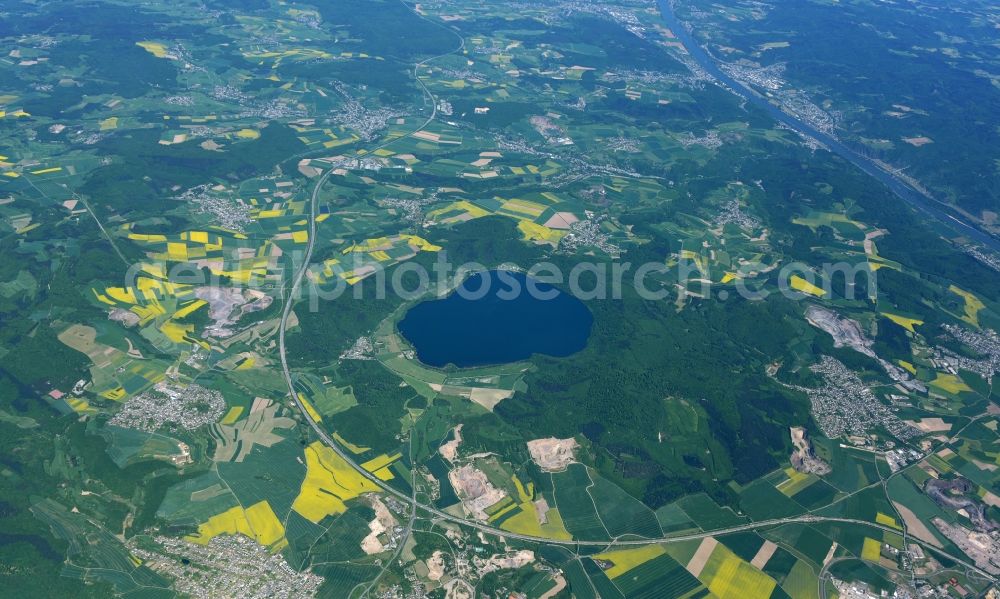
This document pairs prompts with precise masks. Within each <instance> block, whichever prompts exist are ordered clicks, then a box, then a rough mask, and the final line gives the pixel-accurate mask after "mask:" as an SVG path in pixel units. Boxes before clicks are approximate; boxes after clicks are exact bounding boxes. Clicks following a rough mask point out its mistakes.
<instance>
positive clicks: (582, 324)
mask: <svg viewBox="0 0 1000 599" xmlns="http://www.w3.org/2000/svg"><path fill="white" fill-rule="evenodd" d="M529 285H531V286H533V287H534V289H535V290H536V291H537V293H535V292H532V291H531V289H530V288H529ZM593 321H594V317H593V316H592V315H591V313H590V310H589V309H587V306H585V305H584V304H583V302H581V301H580V300H578V299H577V298H575V297H573V296H572V295H570V294H568V293H563V292H562V291H559V290H558V289H556V288H554V287H552V286H551V285H547V284H545V283H542V282H540V281H538V280H535V279H530V278H529V277H528V276H527V275H525V274H522V273H517V272H510V271H495V270H494V271H489V272H484V273H477V274H475V275H472V276H470V277H469V278H467V279H466V280H465V282H463V283H462V286H461V287H459V288H458V289H456V290H455V291H454V292H452V293H451V294H449V295H448V296H447V297H444V298H440V299H434V300H428V301H425V302H421V303H419V304H417V305H416V306H414V307H413V308H411V309H410V310H409V312H407V313H406V316H405V317H403V320H401V321H400V322H399V324H398V325H397V326H398V327H399V332H400V333H402V334H403V337H405V338H406V339H407V341H409V342H410V343H411V344H412V345H413V348H414V349H415V350H416V352H417V358H419V359H420V361H421V362H423V363H424V364H428V365H430V366H439V367H440V366H447V365H448V364H454V365H455V366H459V367H463V368H464V367H469V366H483V365H487V364H504V363H508V362H516V361H518V360H524V359H526V358H529V357H531V355H532V354H544V355H547V356H555V357H562V356H568V355H570V354H574V353H576V352H578V351H580V350H581V349H583V348H584V347H585V346H586V345H587V338H588V337H590V326H591V324H592V323H593Z"/></svg>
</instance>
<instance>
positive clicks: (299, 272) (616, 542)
mask: <svg viewBox="0 0 1000 599" xmlns="http://www.w3.org/2000/svg"><path fill="white" fill-rule="evenodd" d="M463 47H464V39H463V40H462V44H460V45H459V47H458V48H456V49H454V50H452V51H450V52H448V53H446V54H443V55H441V56H445V55H447V54H452V53H454V52H458V51H460V50H461V49H462V48H463ZM435 58H436V57H435ZM429 60H432V58H429V59H425V60H423V61H421V62H419V63H417V65H416V66H415V67H414V75H415V76H416V74H417V73H416V71H417V69H418V68H419V66H421V65H423V64H426V63H427V62H428V61H429ZM416 78H417V81H418V83H419V84H420V86H421V89H422V90H423V91H424V93H425V94H426V95H427V96H428V98H429V100H430V102H431V106H432V113H431V116H430V117H429V118H428V119H427V120H426V121H425V122H424V123H423V125H421V126H420V127H419V128H418V129H416V130H414V131H412V132H410V133H409V134H408V135H407V136H406V137H409V136H412V135H413V134H414V133H417V132H418V131H421V130H422V129H423V128H424V127H426V126H427V125H428V124H429V123H430V122H431V121H432V120H433V118H434V116H435V114H436V108H437V99H436V98H435V96H434V95H433V94H432V93H431V92H430V90H429V89H427V86H426V85H424V83H423V82H422V81H420V78H419V77H416ZM393 141H395V140H393ZM388 143H390V142H386V144H388ZM386 144H383V145H386ZM379 147H382V146H379ZM331 172H332V171H330V170H325V171H324V172H323V173H322V174H321V175H320V176H319V177H318V178H317V179H316V184H315V187H314V188H313V191H312V195H311V197H310V202H309V239H308V242H307V244H306V249H305V254H304V256H303V259H302V261H301V263H300V264H299V265H298V267H297V268H296V270H295V272H294V274H293V276H292V286H291V289H290V290H289V292H288V293H287V294H282V297H283V299H284V306H283V308H282V312H281V320H280V322H279V326H278V353H279V356H280V358H281V370H282V374H283V376H284V379H285V384H286V385H287V387H288V396H289V398H290V399H291V400H292V401H293V402H295V405H296V406H297V408H298V410H299V412H300V413H301V414H302V416H303V419H304V420H305V422H307V423H308V424H309V425H310V426H311V427H312V429H313V432H315V433H316V436H317V437H319V438H320V439H321V440H322V441H323V443H325V444H326V445H327V446H329V447H330V448H331V449H332V450H333V451H334V452H335V453H336V454H337V455H338V456H339V457H340V458H341V459H343V460H344V461H345V462H346V463H347V464H349V465H350V466H351V468H353V469H354V470H355V471H357V472H358V473H359V474H360V475H361V476H364V477H365V478H366V479H367V480H368V481H369V482H371V483H372V484H374V485H376V486H377V487H378V488H380V489H382V490H383V491H384V492H386V493H388V494H390V495H393V496H394V497H395V498H397V499H398V500H400V501H401V502H404V503H406V504H409V505H411V506H412V508H413V510H414V511H413V514H414V515H415V514H416V512H417V511H422V512H425V513H426V514H428V515H430V516H432V517H434V518H437V519H440V520H444V521H448V522H452V523H455V524H460V525H462V526H466V527H469V528H473V529H476V530H478V531H481V532H483V533H484V534H488V535H491V536H498V537H505V538H508V539H517V540H520V541H529V542H535V543H543V544H551V545H563V546H570V547H577V548H580V547H611V546H629V545H649V544H653V543H679V542H683V541H691V540H696V539H703V538H706V537H710V536H716V535H724V534H729V533H735V532H741V531H748V530H756V529H760V528H768V527H772V526H779V525H782V524H789V523H822V522H839V523H845V524H856V525H859V526H867V527H870V528H873V529H879V530H882V531H887V532H894V533H895V532H898V530H896V529H894V528H891V527H888V526H884V525H881V524H877V523H872V522H866V521H863V520H853V519H849V518H836V517H826V516H817V515H803V516H797V517H792V518H782V519H773V520H761V521H758V522H751V523H747V524H741V525H737V526H731V527H727V528H722V529H717V530H708V531H700V532H694V533H686V534H681V535H673V536H663V537H659V538H641V539H639V538H636V539H611V540H608V539H600V540H597V539H595V540H588V539H579V540H560V539H549V538H545V537H537V536H533V535H524V534H518V533H513V532H510V531H506V530H501V529H500V528H497V527H494V526H490V525H489V524H485V523H482V522H477V521H475V520H470V519H468V518H464V517H461V516H455V515H453V514H450V513H448V512H445V511H443V510H440V509H438V508H436V507H434V506H433V505H429V504H425V503H421V502H420V501H419V500H418V499H417V498H416V496H415V495H413V496H411V495H407V494H406V493H403V492H402V491H399V490H397V489H395V488H393V487H391V486H389V485H387V484H385V482H384V481H382V480H380V479H379V478H378V477H376V476H375V475H374V474H372V473H371V472H368V471H367V470H365V469H364V468H362V467H361V466H360V465H359V464H358V463H357V462H355V461H354V459H353V456H351V455H349V454H348V453H347V452H346V451H345V450H344V449H343V448H342V447H340V445H338V444H337V443H336V442H335V441H334V440H333V439H332V438H331V437H330V435H329V434H328V433H327V432H326V431H325V430H324V429H323V427H321V426H320V425H319V423H318V422H316V421H315V420H313V419H312V417H310V416H309V413H308V411H307V410H306V407H305V405H304V404H303V402H302V400H301V399H299V396H298V393H296V391H295V385H294V382H293V380H292V375H291V372H290V371H289V368H288V357H287V353H286V344H285V333H286V329H287V325H288V318H289V316H290V314H291V312H292V308H293V306H294V300H295V297H296V296H297V294H298V292H299V290H300V289H301V287H302V281H303V279H304V278H305V275H306V272H307V271H308V269H309V264H310V261H311V259H312V254H313V248H314V247H315V243H316V213H317V211H318V204H319V194H320V191H321V190H322V188H323V185H324V184H325V183H326V181H327V180H328V179H329V177H330V174H331ZM913 542H916V543H918V544H920V545H921V546H922V547H923V548H924V549H925V550H928V551H932V552H934V553H936V554H939V555H941V556H944V557H946V558H947V559H949V560H951V561H954V562H956V563H958V564H961V565H963V566H965V567H966V568H969V569H971V570H974V571H976V572H978V573H980V574H982V575H984V576H986V577H988V578H989V579H990V580H994V581H995V580H996V578H995V577H993V576H992V575H990V574H989V573H987V572H984V571H983V570H981V569H979V568H978V567H977V566H975V565H974V564H970V563H968V562H966V561H964V560H962V559H959V558H957V557H955V556H953V555H950V554H948V553H946V552H944V551H941V550H939V549H937V548H936V547H933V546H930V545H927V544H926V543H924V542H923V541H919V540H917V539H914V540H913Z"/></svg>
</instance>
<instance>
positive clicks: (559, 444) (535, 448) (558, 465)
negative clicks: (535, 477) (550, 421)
mask: <svg viewBox="0 0 1000 599" xmlns="http://www.w3.org/2000/svg"><path fill="white" fill-rule="evenodd" d="M579 446H580V445H579V444H578V443H577V442H576V439H573V438H569V439H556V438H555V437H549V438H547V439H535V440H533V441H528V453H530V454H531V459H532V460H534V462H535V463H536V464H538V467H539V468H541V469H542V471H543V472H560V471H562V470H565V469H566V468H567V467H568V466H569V465H570V464H572V463H573V462H574V461H575V459H574V456H573V450H575V449H576V448H577V447H579Z"/></svg>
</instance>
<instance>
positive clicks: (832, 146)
mask: <svg viewBox="0 0 1000 599" xmlns="http://www.w3.org/2000/svg"><path fill="white" fill-rule="evenodd" d="M670 1H673V0H670ZM670 1H668V0H657V4H658V5H659V8H660V16H661V17H662V18H663V20H664V22H666V24H667V27H668V28H669V29H670V30H671V31H672V32H673V33H674V35H675V36H677V39H678V40H679V41H680V42H681V43H682V44H683V45H684V48H685V49H686V50H687V53H688V55H689V56H691V58H693V59H694V60H695V62H697V63H698V65H699V66H700V67H701V68H702V69H704V70H705V72H707V73H708V74H709V75H711V76H712V77H714V78H715V79H716V80H717V81H719V82H720V83H722V84H724V86H726V87H729V89H730V91H733V92H735V93H736V94H737V95H739V96H740V97H742V98H745V99H746V100H747V101H749V102H750V103H752V104H754V105H755V106H757V107H759V108H762V109H763V110H765V111H766V112H767V113H768V114H769V115H770V116H771V117H772V118H774V119H775V120H776V121H778V122H780V123H783V124H785V125H787V126H789V127H791V128H792V129H794V130H795V131H798V132H800V133H803V134H805V135H807V136H808V137H812V138H813V139H816V140H817V141H819V142H820V143H822V144H823V145H824V146H826V147H827V148H828V149H829V150H830V151H831V152H833V153H834V154H837V155H839V156H840V157H841V158H843V159H845V160H847V161H848V162H850V163H851V164H853V165H854V166H855V167H857V168H858V169H860V170H861V171H863V172H864V173H865V174H867V175H869V176H870V177H872V178H874V179H876V180H878V181H879V182H881V183H882V184H883V185H885V186H886V187H888V188H889V190H890V191H892V192H893V194H895V195H896V197H898V198H900V199H901V200H903V201H905V202H906V203H908V204H909V205H910V206H912V207H913V208H915V209H916V210H918V211H919V212H922V213H924V214H925V215H927V216H930V217H931V218H932V219H934V220H936V221H937V222H938V223H940V224H941V225H943V226H945V227H947V228H948V229H950V230H951V231H953V232H954V233H956V234H958V235H964V236H966V237H968V238H969V239H972V240H974V241H976V242H978V243H980V244H982V245H984V246H986V247H988V248H990V249H992V250H993V251H1000V239H997V238H996V237H993V236H992V235H990V234H988V233H985V232H984V231H982V230H980V229H979V228H977V227H975V226H973V225H971V224H969V223H967V222H965V221H964V220H962V219H961V218H960V217H961V215H960V214H958V213H956V212H954V211H953V210H951V208H949V207H948V206H947V204H944V203H942V202H938V201H936V200H932V199H928V198H927V197H925V196H924V195H923V194H921V193H920V192H919V191H917V190H916V189H914V188H913V187H912V186H911V185H910V184H909V183H907V182H906V181H904V180H903V179H901V178H900V177H898V176H897V175H896V174H894V173H892V172H889V171H887V170H885V169H883V168H882V167H880V166H879V165H878V164H876V163H875V161H873V160H871V159H870V158H867V157H865V156H862V155H861V154H860V153H858V152H856V151H854V150H852V149H851V148H849V147H848V146H847V145H845V144H844V143H843V142H841V141H840V140H838V139H836V138H835V137H833V136H832V135H828V134H826V133H823V132H822V131H818V130H816V129H815V128H814V127H812V126H811V125H809V124H808V123H805V122H803V121H801V120H799V119H797V118H795V117H794V116H792V115H790V114H788V113H787V112H785V111H783V110H781V109H780V108H779V107H777V106H775V105H773V104H771V102H770V101H768V99H767V98H765V97H764V96H762V95H760V94H758V93H757V92H755V91H754V90H753V89H750V88H749V87H747V86H746V85H744V84H743V83H742V82H740V81H737V80H736V79H733V78H732V77H730V76H729V75H727V74H726V73H725V72H723V70H722V69H721V68H719V65H718V63H717V62H716V61H715V59H714V58H712V57H711V56H709V54H708V52H707V51H706V50H705V49H704V48H702V46H701V44H699V43H698V42H697V40H695V39H694V37H693V36H692V35H691V33H690V32H688V30H687V28H686V27H685V26H684V24H683V23H681V21H680V20H679V19H678V18H677V16H676V15H674V12H673V9H672V7H671V6H670Z"/></svg>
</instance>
